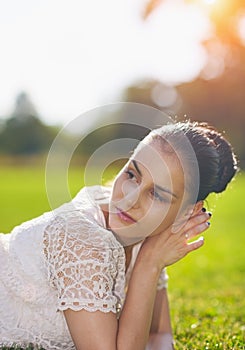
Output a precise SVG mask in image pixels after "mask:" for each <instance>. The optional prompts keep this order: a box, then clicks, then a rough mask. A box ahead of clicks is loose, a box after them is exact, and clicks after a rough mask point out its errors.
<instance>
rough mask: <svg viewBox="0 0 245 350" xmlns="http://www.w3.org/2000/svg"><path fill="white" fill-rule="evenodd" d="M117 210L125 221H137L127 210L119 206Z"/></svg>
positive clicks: (118, 214)
mask: <svg viewBox="0 0 245 350" xmlns="http://www.w3.org/2000/svg"><path fill="white" fill-rule="evenodd" d="M116 210H117V213H116V214H117V216H118V217H119V218H120V219H121V220H122V221H125V222H128V223H135V222H137V221H136V220H135V219H134V218H132V217H131V216H130V215H128V214H127V213H125V211H123V210H121V209H119V208H116Z"/></svg>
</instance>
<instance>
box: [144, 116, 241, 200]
mask: <svg viewBox="0 0 245 350" xmlns="http://www.w3.org/2000/svg"><path fill="white" fill-rule="evenodd" d="M149 137H150V139H153V140H154V139H159V138H160V139H161V140H162V141H163V142H164V145H165V149H166V147H167V148H168V150H169V151H170V152H171V149H172V152H175V153H176V150H177V153H178V151H179V152H181V154H182V156H184V159H185V160H187V161H189V169H190V171H191V167H192V165H193V158H192V159H191V160H190V158H191V157H190V155H189V154H188V153H190V152H188V150H186V151H184V147H183V139H184V138H185V139H186V138H187V139H188V141H189V143H190V145H191V147H192V149H193V151H194V154H195V157H196V159H195V162H196V161H197V164H198V171H199V189H198V194H197V199H196V201H197V202H198V201H199V200H204V199H205V198H206V197H207V196H208V195H209V193H211V192H215V193H220V192H222V191H224V190H225V189H226V187H227V185H228V183H229V182H230V181H231V179H232V178H233V176H234V175H235V173H236V171H237V160H236V157H235V154H234V152H233V149H232V146H231V144H230V143H229V142H228V141H227V140H226V139H225V137H224V136H223V135H222V134H221V133H220V132H219V131H217V130H216V129H215V128H214V127H212V126H210V125H208V124H207V123H198V122H190V121H186V122H178V123H174V124H168V125H164V126H162V127H161V128H158V129H155V130H153V131H152V132H151V133H150V134H149ZM147 138H148V137H147ZM191 162H192V164H191Z"/></svg>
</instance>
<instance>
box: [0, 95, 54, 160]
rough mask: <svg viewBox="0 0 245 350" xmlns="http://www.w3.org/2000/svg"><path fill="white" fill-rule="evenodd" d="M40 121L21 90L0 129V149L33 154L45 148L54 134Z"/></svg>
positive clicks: (52, 130) (14, 152)
mask: <svg viewBox="0 0 245 350" xmlns="http://www.w3.org/2000/svg"><path fill="white" fill-rule="evenodd" d="M56 132H57V131H56V130H55V129H54V128H50V127H47V126H46V125H45V124H43V123H42V122H41V120H40V119H39V117H38V113H37V111H36V108H35V107H34V105H33V103H32V102H31V100H30V98H29V96H28V95H27V94H26V93H25V92H21V93H20V94H19V95H18V96H17V98H16V102H15V107H14V110H13V113H12V114H11V116H10V118H9V119H7V121H6V122H5V124H4V125H3V126H2V128H1V131H0V150H1V151H2V152H4V153H9V154H15V155H17V154H25V155H29V154H33V153H40V152H43V151H45V150H47V149H48V148H49V147H50V145H51V142H52V140H53V138H54V136H55V134H56Z"/></svg>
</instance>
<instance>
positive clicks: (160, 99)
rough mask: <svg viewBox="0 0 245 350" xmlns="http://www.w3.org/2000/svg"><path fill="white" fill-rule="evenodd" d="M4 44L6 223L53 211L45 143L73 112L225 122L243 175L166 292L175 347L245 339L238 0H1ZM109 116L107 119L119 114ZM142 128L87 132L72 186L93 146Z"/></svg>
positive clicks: (1, 205) (242, 10)
mask: <svg viewBox="0 0 245 350" xmlns="http://www.w3.org/2000/svg"><path fill="white" fill-rule="evenodd" d="M0 43H1V46H0V48H1V55H0V91H1V93H0V231H1V232H6V233H7V232H10V231H11V229H12V228H13V227H14V226H15V225H17V224H20V223H21V222H22V221H25V220H28V219H31V218H33V217H34V216H37V215H40V214H41V213H42V212H43V211H46V210H49V209H50V206H49V202H48V199H47V195H46V190H45V162H46V157H47V154H48V151H49V149H50V146H51V144H52V141H53V139H54V137H55V136H56V135H57V133H58V132H59V130H60V129H61V128H62V127H63V126H65V125H67V123H69V122H70V121H72V120H73V119H74V118H75V117H77V116H78V115H81V114H84V119H83V122H82V125H81V129H82V130H80V132H82V133H83V132H84V134H85V133H86V131H87V130H88V129H89V128H90V127H91V125H96V122H97V121H96V119H95V120H94V119H93V120H91V119H90V118H86V113H85V112H86V111H88V110H90V109H93V108H95V107H97V106H100V105H105V104H110V103H117V102H138V103H143V104H147V105H150V106H153V107H156V108H157V109H160V110H161V111H163V112H165V113H166V114H167V115H169V116H171V117H172V118H173V119H177V120H183V119H186V118H190V119H192V120H200V121H205V122H208V123H211V124H212V125H214V126H215V127H217V128H218V129H219V130H221V131H224V132H225V135H226V137H227V138H228V140H230V142H231V143H232V145H233V146H234V149H235V152H236V153H237V155H238V159H239V167H240V173H239V174H238V176H237V178H236V180H235V181H233V182H232V184H231V185H230V187H229V189H228V191H227V192H226V193H225V194H224V195H221V196H218V197H217V196H215V197H211V198H210V199H209V200H208V201H207V203H206V205H207V207H208V209H210V210H212V211H214V215H213V219H212V220H213V227H211V229H210V231H209V232H208V233H207V246H205V248H203V252H202V253H199V254H196V255H195V254H194V255H193V256H191V257H188V258H187V259H186V260H185V261H184V262H180V263H178V264H177V265H176V266H174V267H173V268H172V267H171V269H170V275H171V274H172V278H171V279H170V299H171V305H172V310H173V311H172V313H173V315H172V316H173V327H174V332H175V334H176V337H177V344H176V347H177V349H244V348H245V347H244V346H245V345H244V330H245V315H244V310H245V304H244V293H245V286H244V277H245V276H244V274H245V262H244V246H245V239H244V233H245V232H244V224H245V222H244V196H245V188H244V186H245V178H244V175H243V170H244V168H245V137H244V135H245V2H244V0H116V1H115V0H104V1H99V0H95V1H85V0H71V1H67V0H59V1H58V0H52V1H48V0H42V1H33V0H22V1H17V0H9V1H7V2H6V1H5V2H3V1H0ZM103 117H105V116H103ZM106 117H107V118H108V120H110V118H111V122H112V124H113V121H114V120H115V118H116V117H117V115H115V114H113V115H108V116H106ZM120 118H122V114H120ZM142 132H143V131H142V130H132V127H129V128H128V129H127V127H124V128H123V129H120V128H119V127H118V126H113V125H112V126H111V127H110V128H105V129H103V130H99V132H94V133H92V134H90V135H89V139H87V141H86V139H85V140H84V142H83V143H82V144H81V145H80V146H79V147H78V148H77V150H76V152H75V153H74V157H73V159H72V162H71V168H70V169H69V182H70V188H71V192H72V193H73V194H75V193H76V192H77V191H78V189H79V188H80V187H81V186H83V171H84V166H85V165H86V161H87V159H88V158H89V157H90V155H91V154H92V153H93V151H94V150H96V148H98V147H99V146H100V145H101V144H103V143H104V142H105V141H106V140H110V139H113V138H117V137H125V136H126V137H128V135H131V136H132V135H137V137H139V138H140V137H141V136H142V135H141V133H142ZM75 137H76V134H75V133H74V132H72V131H71V132H68V133H67V134H66V135H65V136H64V143H67V145H69V144H70V143H71V142H73V141H74V138H75ZM112 151H113V150H112ZM114 168H116V165H115V167H114ZM114 168H113V166H112V167H111V168H110V169H109V170H108V174H107V175H105V181H106V180H107V179H108V178H110V177H111V176H112V175H113V174H114V172H115V169H114ZM57 179H58V174H57ZM216 206H217V208H216ZM172 281H173V282H172ZM199 287H200V288H199ZM200 289H201V291H200ZM186 301H188V302H186Z"/></svg>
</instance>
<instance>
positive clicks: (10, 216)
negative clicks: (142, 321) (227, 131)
mask: <svg viewBox="0 0 245 350" xmlns="http://www.w3.org/2000/svg"><path fill="white" fill-rule="evenodd" d="M111 174H112V170H111ZM44 175H45V173H44V169H43V168H40V169H38V168H30V167H29V168H28V167H26V168H18V167H15V168H14V167H5V168H2V169H1V171H0V194H1V202H0V215H1V220H0V231H2V232H9V230H10V229H11V228H12V227H13V226H15V225H16V224H18V223H20V222H22V221H23V220H27V219H30V218H32V217H34V216H37V215H39V214H41V213H42V212H43V211H46V210H49V203H48V200H47V198H46V192H45V185H44ZM108 178H110V174H108V176H107V179H108ZM105 181H106V179H105ZM69 183H70V190H71V195H74V194H75V193H76V192H77V191H78V190H79V188H80V187H82V186H83V178H82V172H81V169H78V168H77V169H76V168H74V169H71V171H70V172H69ZM244 197H245V175H244V174H238V176H237V178H236V179H235V181H233V182H232V183H231V184H230V186H229V188H228V190H227V191H226V192H225V193H224V194H221V195H219V196H211V197H210V198H209V200H208V201H207V202H206V204H205V206H206V208H207V209H208V210H210V211H212V213H213V216H212V218H211V227H210V229H208V230H207V231H206V232H205V234H204V235H205V240H206V242H205V245H204V247H202V248H201V249H200V250H198V251H196V252H194V253H192V254H190V255H188V256H187V257H186V258H185V259H183V260H182V261H180V262H178V263H177V264H175V265H173V266H171V267H169V269H168V272H169V275H170V280H169V297H170V304H171V314H172V324H173V332H174V336H175V340H176V345H175V347H176V350H202V349H204V350H206V349H212V350H213V349H220V350H221V349H222V350H228V349H229V350H232V349H233V350H240V349H245V341H244V332H245V314H244V310H245V298H244V295H245V285H244V273H245V262H244V246H245V235H244V205H243V202H244ZM5 349H7V348H5ZM12 349H14V348H12ZM28 349H32V348H31V347H29V348H28Z"/></svg>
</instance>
